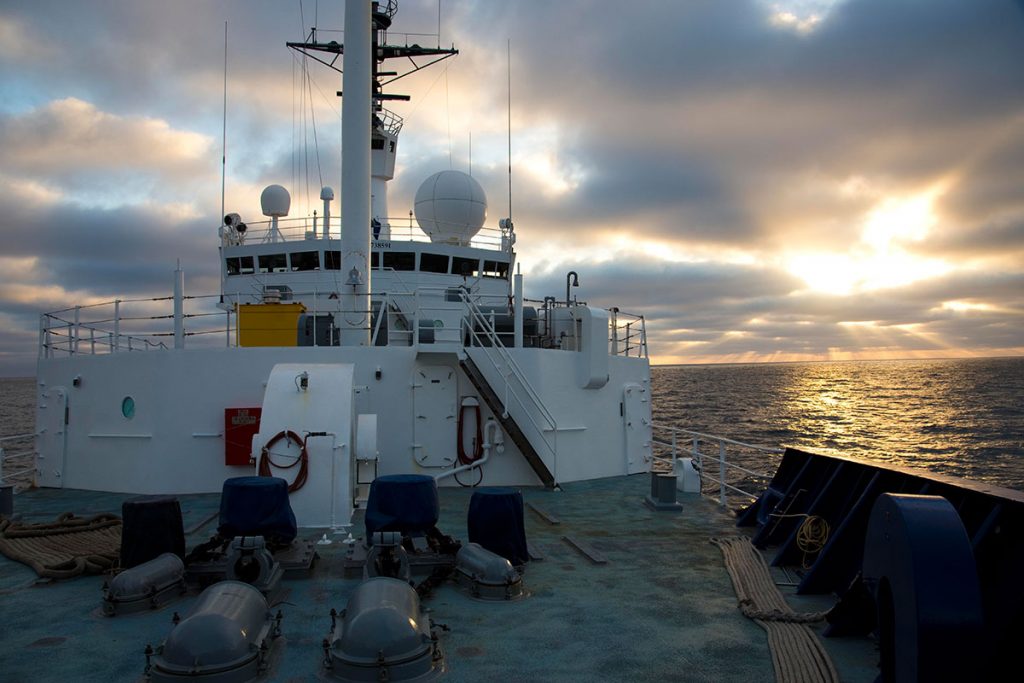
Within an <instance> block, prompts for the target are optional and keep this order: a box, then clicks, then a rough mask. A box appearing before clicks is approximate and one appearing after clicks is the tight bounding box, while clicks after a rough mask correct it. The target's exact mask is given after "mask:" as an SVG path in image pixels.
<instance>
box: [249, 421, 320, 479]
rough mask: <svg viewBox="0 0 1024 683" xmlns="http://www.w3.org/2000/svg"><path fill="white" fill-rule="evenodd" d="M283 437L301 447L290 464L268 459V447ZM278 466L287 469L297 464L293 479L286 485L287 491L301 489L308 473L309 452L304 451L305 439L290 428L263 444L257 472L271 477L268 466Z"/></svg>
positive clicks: (262, 475)
mask: <svg viewBox="0 0 1024 683" xmlns="http://www.w3.org/2000/svg"><path fill="white" fill-rule="evenodd" d="M282 439H285V440H287V441H290V442H295V443H297V444H299V445H300V446H301V447H302V451H301V452H300V453H299V457H298V458H297V459H296V460H295V462H293V463H292V464H291V465H279V464H277V463H276V462H274V461H272V460H271V459H270V448H271V447H272V446H273V445H274V444H276V443H277V442H278V441H281V440H282ZM271 465H273V466H274V467H276V468H278V469H279V470H287V469H290V468H292V467H295V465H299V473H298V474H296V475H295V481H293V482H292V483H291V484H289V485H288V493H294V492H295V491H298V490H299V489H301V488H302V487H303V486H304V485H305V483H306V477H307V476H308V475H309V454H308V453H307V452H306V439H303V438H302V437H301V436H299V435H298V434H296V433H295V432H293V431H292V430H290V429H286V430H284V431H283V432H278V433H277V434H275V435H274V437H273V438H272V439H270V440H269V441H267V443H266V444H265V445H264V446H263V450H262V451H261V452H260V461H259V467H258V470H257V471H258V472H259V475H260V476H261V477H272V476H274V475H273V473H272V472H271V471H270V466H271Z"/></svg>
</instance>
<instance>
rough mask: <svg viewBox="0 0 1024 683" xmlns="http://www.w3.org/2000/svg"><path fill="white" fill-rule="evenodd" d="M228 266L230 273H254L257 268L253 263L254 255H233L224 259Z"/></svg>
mask: <svg viewBox="0 0 1024 683" xmlns="http://www.w3.org/2000/svg"><path fill="white" fill-rule="evenodd" d="M224 262H225V263H226V264H227V267H228V275H252V274H253V273H254V272H256V269H255V268H254V267H253V264H252V256H233V257H231V258H226V259H224Z"/></svg>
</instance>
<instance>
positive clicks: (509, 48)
mask: <svg viewBox="0 0 1024 683" xmlns="http://www.w3.org/2000/svg"><path fill="white" fill-rule="evenodd" d="M505 49H506V55H507V57H508V61H507V75H508V219H509V220H510V221H511V220H512V39H511V38H509V39H508V42H507V43H506V46H505Z"/></svg>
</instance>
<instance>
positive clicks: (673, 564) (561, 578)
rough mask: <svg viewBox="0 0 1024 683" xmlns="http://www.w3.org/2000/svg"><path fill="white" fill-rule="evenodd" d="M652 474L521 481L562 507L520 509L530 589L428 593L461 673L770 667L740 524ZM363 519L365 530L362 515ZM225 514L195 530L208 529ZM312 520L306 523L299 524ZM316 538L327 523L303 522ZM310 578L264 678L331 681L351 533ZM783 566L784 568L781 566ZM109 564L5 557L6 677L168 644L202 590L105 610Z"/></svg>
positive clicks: (116, 500)
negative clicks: (657, 501) (661, 489)
mask: <svg viewBox="0 0 1024 683" xmlns="http://www.w3.org/2000/svg"><path fill="white" fill-rule="evenodd" d="M648 490H649V483H648V478H647V477H646V476H635V477H628V478H616V479H607V480H601V481H593V482H581V483H575V484H568V485H566V486H565V487H564V490H563V491H559V492H555V491H546V490H539V489H526V490H524V496H525V499H526V501H527V503H531V502H532V503H534V504H535V505H537V506H540V507H541V508H543V509H544V510H546V511H548V512H550V513H551V514H552V515H553V516H555V517H557V518H558V519H559V522H560V523H559V524H557V525H552V524H549V523H548V522H546V521H545V520H544V519H542V518H541V517H540V516H539V515H537V514H535V513H534V512H532V511H531V510H529V509H527V511H526V520H525V521H526V531H527V539H528V541H529V542H530V544H531V545H532V546H533V547H534V549H535V550H537V551H539V552H540V553H541V554H542V555H543V557H544V559H543V560H542V561H538V562H531V563H530V564H529V565H528V568H527V570H526V574H525V582H526V586H527V590H528V591H529V592H530V596H529V598H527V599H525V600H522V601H518V602H511V603H492V602H482V601H477V600H473V599H471V598H470V597H468V596H467V595H466V594H465V593H464V592H462V591H461V590H460V589H459V588H458V587H457V586H456V585H454V584H452V583H448V584H445V585H443V586H442V587H440V588H439V589H438V590H436V591H435V592H434V594H433V595H432V596H431V598H430V599H429V600H427V601H426V602H425V603H424V604H425V606H426V607H427V608H428V609H429V610H430V615H431V617H432V618H433V620H434V621H435V622H441V623H444V624H446V625H448V627H449V628H450V629H451V630H450V632H449V633H448V634H447V635H446V636H445V638H444V640H443V642H444V647H445V650H446V653H447V666H448V671H447V674H446V678H447V679H448V680H452V681H471V680H472V681H548V680H553V681H554V680H557V681H566V680H569V681H597V680H609V681H640V680H673V681H769V680H772V678H773V673H772V667H771V660H770V655H769V652H768V646H767V640H766V637H765V633H764V631H762V630H761V629H760V628H759V627H758V626H757V625H756V624H754V623H753V622H752V621H749V620H747V619H746V618H744V617H743V616H742V615H741V614H740V612H739V610H738V609H737V608H736V598H735V595H734V593H733V590H732V585H731V583H730V580H729V576H728V574H727V573H726V571H725V569H724V566H723V564H722V558H721V554H720V552H719V550H718V548H716V547H715V546H713V545H712V544H711V543H709V542H708V539H709V538H710V537H712V536H715V535H726V534H735V533H737V529H736V528H735V527H734V526H733V520H732V519H731V518H730V517H729V516H727V515H724V514H721V513H720V511H719V508H718V507H717V506H716V505H715V504H714V503H713V502H712V501H709V500H707V499H702V498H699V497H696V496H687V497H682V496H681V501H682V503H683V506H684V510H683V512H682V513H665V512H653V511H651V510H649V509H648V508H647V507H645V506H644V505H643V504H642V499H643V497H644V495H645V494H646V493H647V492H648ZM471 494H472V490H470V489H442V490H441V519H440V522H439V525H438V526H439V527H440V528H441V530H442V531H444V532H445V533H448V534H450V535H453V536H455V537H456V538H460V539H462V540H465V538H466V511H467V509H468V506H469V499H470V496H471ZM128 497H129V496H127V495H119V494H107V493H93V492H84V491H58V490H52V489H51V490H36V491H27V492H25V493H22V494H19V495H18V496H16V498H15V512H16V513H18V514H20V515H21V517H22V519H23V520H25V521H48V520H52V519H54V518H55V517H56V516H57V515H58V514H60V513H62V512H66V511H72V512H74V513H75V514H76V515H79V516H85V515H90V514H95V513H98V512H115V513H119V512H120V506H121V502H122V501H123V500H125V499H126V498H128ZM180 501H181V506H182V511H183V514H184V524H185V528H186V529H189V528H190V527H192V526H194V525H196V524H198V523H200V522H201V521H203V520H204V519H207V518H208V517H209V516H210V515H211V514H212V513H214V512H216V510H217V507H218V504H219V496H218V495H214V494H209V495H189V496H181V497H180ZM359 521H361V519H359V518H357V525H356V527H355V529H356V530H357V531H356V533H357V534H358V530H359V529H361V526H360V524H358V522H359ZM215 527H216V521H215V520H214V521H212V522H211V523H209V524H208V525H206V526H204V527H203V528H202V529H200V530H199V531H197V532H196V533H193V534H191V535H190V536H188V537H187V538H186V543H187V544H188V546H189V547H190V548H191V547H192V546H194V545H196V544H197V543H199V542H200V541H203V540H206V538H208V537H209V535H210V534H211V533H213V531H214V529H215ZM304 531H306V530H302V531H300V533H303V532H304ZM566 535H568V536H572V537H574V538H577V539H579V540H582V541H584V542H585V543H588V544H590V545H591V546H592V547H593V548H594V549H595V550H597V551H598V552H600V553H601V554H602V555H603V556H604V557H605V558H606V559H607V563H605V564H594V563H593V562H591V561H590V560H589V559H587V558H586V557H585V556H583V555H582V554H580V553H579V552H578V551H577V550H576V549H574V548H573V547H571V546H570V545H569V544H567V543H565V542H564V541H563V540H562V538H563V536H566ZM308 537H309V538H319V537H320V533H319V532H316V531H314V530H309V531H308ZM318 549H319V552H320V554H321V559H320V561H319V562H318V563H317V565H316V567H315V569H314V571H313V574H312V575H311V576H310V577H309V578H305V579H295V580H289V581H286V582H285V592H284V595H283V602H282V603H281V604H280V606H279V607H280V609H281V611H282V612H283V614H284V621H283V633H284V642H283V643H282V647H281V648H280V650H279V653H278V655H277V656H276V657H275V664H274V667H273V669H272V670H271V672H270V675H269V676H268V677H267V678H266V679H265V680H271V681H310V680H323V679H325V674H324V672H323V670H322V669H321V666H320V661H321V654H322V649H321V641H322V639H323V638H324V636H325V635H326V634H327V631H328V628H329V626H330V617H329V613H330V610H331V608H332V607H333V608H336V609H338V610H341V609H342V608H343V607H344V606H345V602H346V600H347V598H348V596H349V595H350V593H351V591H352V590H353V589H354V588H355V586H356V585H357V584H358V582H357V581H355V580H347V579H344V578H341V577H342V574H343V572H342V559H343V553H344V548H343V546H342V544H340V543H337V544H334V545H331V546H320V547H319V548H318ZM779 578H780V579H782V576H781V575H780V577H779ZM102 583H103V579H102V578H101V577H97V576H92V577H81V578H78V579H73V580H69V581H63V582H37V581H35V574H34V573H33V572H32V571H31V570H30V569H28V568H27V567H25V566H23V565H20V564H18V563H16V562H12V561H10V560H8V559H6V558H3V557H0V679H2V680H4V681H7V682H9V683H15V682H20V681H26V682H28V681H133V680H138V679H139V678H140V676H141V673H142V669H143V665H144V657H143V654H142V652H143V649H144V648H145V646H146V644H147V643H152V644H153V645H156V644H158V643H159V642H160V641H161V640H163V638H164V637H165V635H166V633H167V631H168V630H169V628H170V625H171V624H170V622H171V615H172V613H173V612H174V611H178V612H180V613H182V614H184V613H185V612H186V611H187V610H188V607H189V606H190V605H191V603H192V602H193V601H194V600H195V594H194V593H190V594H189V595H188V596H187V597H185V598H184V599H182V600H179V601H177V602H175V603H173V604H172V605H169V606H167V607H165V608H164V609H162V610H159V611H156V612H149V613H143V614H137V615H127V616H122V617H114V618H108V617H104V616H103V615H102V614H101V613H100V610H99V606H100V596H101V586H102ZM829 602H830V601H829V600H828V599H827V598H803V597H800V598H797V597H795V596H794V597H793V598H792V599H791V604H792V605H793V607H794V609H796V610H798V611H804V610H807V611H811V610H818V609H822V608H823V607H827V606H828V604H829ZM826 646H827V647H828V648H829V650H830V652H831V653H832V655H833V658H834V659H835V661H836V664H837V666H838V668H839V671H840V673H841V675H842V678H843V680H844V681H861V680H865V681H866V680H873V679H874V676H875V673H876V672H875V669H874V666H875V661H876V657H875V655H874V653H873V648H872V645H871V644H870V643H869V642H866V641H862V640H857V641H849V640H828V641H827V642H826Z"/></svg>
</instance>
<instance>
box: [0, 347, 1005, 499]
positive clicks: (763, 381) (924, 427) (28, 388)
mask: <svg viewBox="0 0 1024 683" xmlns="http://www.w3.org/2000/svg"><path fill="white" fill-rule="evenodd" d="M651 374H652V378H651V382H652V394H653V408H654V419H655V422H656V423H660V424H668V425H673V426H676V427H681V428H685V429H691V430H694V431H699V432H707V433H711V434H716V435H720V436H725V437H729V438H732V439H736V440H738V441H744V442H747V443H753V444H758V445H765V446H776V447H777V446H795V447H798V448H802V449H804V450H808V451H812V452H825V453H840V454H844V455H854V456H858V457H865V458H872V459H876V460H882V461H886V462H893V463H897V464H900V465H904V466H909V467H919V468H923V469H927V470H932V471H935V472H940V473H943V474H950V475H954V476H959V477H967V478H971V479H978V480H982V481H986V482H989V483H993V484H998V485H1001V486H1006V487H1009V488H1015V489H1018V490H1024V358H993V359H971V360H926V361H909V360H901V361H849V362H819V363H760V364H743V365H680V366H661V367H655V368H653V369H652V372H651ZM34 392H35V382H34V380H33V379H31V378H28V379H2V378H0V436H5V435H9V434H21V433H26V432H31V431H32V430H33V420H34V409H33V407H34V404H35V401H34Z"/></svg>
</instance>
